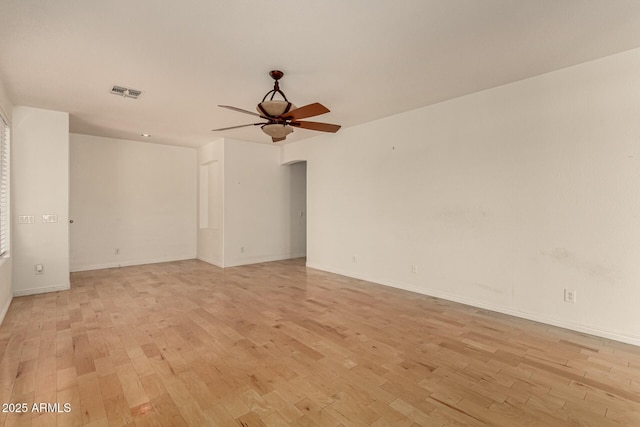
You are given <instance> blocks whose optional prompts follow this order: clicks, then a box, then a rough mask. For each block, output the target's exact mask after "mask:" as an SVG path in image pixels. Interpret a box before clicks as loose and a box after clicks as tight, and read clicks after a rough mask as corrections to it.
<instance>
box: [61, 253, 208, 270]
mask: <svg viewBox="0 0 640 427" xmlns="http://www.w3.org/2000/svg"><path fill="white" fill-rule="evenodd" d="M189 259H196V254H193V255H188V256H185V257H178V258H175V257H170V258H154V259H139V260H129V261H119V262H107V263H104V264H90V265H77V266H72V267H71V272H72V273H76V272H79V271H91V270H104V269H107V268H118V267H131V266H134V265H144V264H160V263H162V262H172V261H186V260H189Z"/></svg>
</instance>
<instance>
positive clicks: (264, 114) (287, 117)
mask: <svg viewBox="0 0 640 427" xmlns="http://www.w3.org/2000/svg"><path fill="white" fill-rule="evenodd" d="M269 75H270V76H271V78H272V79H273V80H275V82H274V85H273V89H272V90H270V91H269V92H267V94H266V95H265V96H264V98H262V102H260V103H259V104H258V106H257V107H256V111H257V112H258V113H257V114H256V113H253V112H251V111H247V110H243V109H242V108H237V107H232V106H231V105H219V107H222V108H228V109H229V110H233V111H237V112H240V113H244V114H249V115H252V116H257V117H260V118H261V119H264V120H266V123H265V122H261V123H249V124H246V125H239V126H230V127H226V128H220V129H213V130H214V131H222V130H229V129H238V128H243V127H247V126H260V128H261V129H262V131H263V132H264V133H266V134H267V135H269V136H270V137H271V140H272V141H273V142H280V141H284V140H285V139H286V137H287V135H289V134H290V133H291V132H293V128H294V127H297V128H301V129H309V130H317V131H320V132H332V133H335V132H337V131H338V130H339V129H340V125H334V124H331V123H319V122H307V121H302V120H300V119H305V118H307V117H313V116H319V115H320V114H325V113H328V112H329V109H328V108H327V107H325V106H324V105H322V104H320V103H319V102H314V103H313V104H309V105H305V106H304V107H300V108H298V107H296V106H295V105H293V104H292V103H290V102H289V100H288V99H287V97H286V95H285V94H284V93H283V92H282V91H281V90H280V85H279V84H278V80H280V79H281V78H282V76H284V73H283V72H282V71H279V70H273V71H271V72H269ZM276 94H277V95H280V96H281V97H282V99H273V98H274V97H275V96H276ZM269 95H271V96H269ZM267 98H268V99H267Z"/></svg>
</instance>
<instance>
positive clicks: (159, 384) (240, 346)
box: [0, 260, 640, 427]
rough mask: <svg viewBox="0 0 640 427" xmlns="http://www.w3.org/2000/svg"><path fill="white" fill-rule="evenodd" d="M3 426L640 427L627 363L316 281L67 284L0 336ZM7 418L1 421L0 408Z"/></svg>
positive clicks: (278, 270)
mask: <svg viewBox="0 0 640 427" xmlns="http://www.w3.org/2000/svg"><path fill="white" fill-rule="evenodd" d="M0 360H1V362H0V363H1V364H0V395H1V399H0V401H1V402H3V403H9V402H11V403H27V405H28V407H29V411H31V405H32V404H33V403H34V402H35V403H42V402H44V403H55V402H57V403H59V404H60V405H61V410H62V404H64V403H69V404H70V405H71V412H69V413H46V412H41V413H39V412H27V413H23V414H15V413H6V412H4V413H0V424H4V425H7V426H9V425H56V424H57V425H59V426H71V425H114V426H121V425H125V424H134V423H135V424H136V425H164V426H180V425H191V426H200V425H220V426H236V425H242V426H261V425H269V426H280V425H304V426H317V425H321V426H340V425H343V426H351V425H354V426H361V425H374V426H385V425H389V426H411V425H424V426H439V425H456V426H467V425H470V426H484V425H489V426H508V427H514V426H525V425H526V426H564V425H571V426H576V425H587V426H598V427H601V426H621V425H624V426H640V348H638V347H634V346H630V345H625V344H621V343H617V342H612V341H608V340H605V339H601V338H596V337H591V336H586V335H583V334H579V333H575V332H570V331H566V330H563V329H559V328H554V327H550V326H546V325H542V324H538V323H535V322H530V321H526V320H522V319H517V318H513V317H509V316H505V315H501V314H496V313H492V312H488V311H485V310H481V309H477V308H472V307H468V306H464V305H460V304H456V303H451V302H447V301H443V300H438V299H434V298H430V297H426V296H423V295H417V294H413V293H410V292H405V291H400V290H396V289H392V288H387V287H383V286H378V285H373V284H371V283H367V282H364V281H360V280H355V279H349V278H345V277H342V276H337V275H333V274H329V273H324V272H320V271H317V270H313V269H306V268H305V267H304V261H303V260H293V261H284V262H274V263H267V264H258V265H253V266H245V267H237V268H229V269H226V270H222V269H219V268H216V267H212V266H210V265H208V264H205V263H203V262H199V261H183V262H173V263H166V264H156V265H145V266H137V267H127V268H120V269H110V270H101V271H91V272H83V273H74V274H73V275H72V285H71V290H69V291H64V292H56V293H50V294H42V295H35V296H29V297H20V298H15V299H14V300H13V303H12V305H11V307H10V309H9V312H8V314H7V317H6V318H5V321H4V323H3V325H2V326H1V327H0ZM5 409H6V408H5Z"/></svg>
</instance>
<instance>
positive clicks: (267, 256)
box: [198, 139, 306, 267]
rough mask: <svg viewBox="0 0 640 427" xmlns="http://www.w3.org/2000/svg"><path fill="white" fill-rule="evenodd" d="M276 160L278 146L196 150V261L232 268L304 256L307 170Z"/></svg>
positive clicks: (223, 143)
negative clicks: (283, 164) (197, 210)
mask: <svg viewBox="0 0 640 427" xmlns="http://www.w3.org/2000/svg"><path fill="white" fill-rule="evenodd" d="M280 156H281V149H280V147H279V146H277V145H270V144H257V143H255V142H246V141H239V140H234V139H220V140H218V141H214V142H211V143H209V144H207V145H205V146H203V147H201V149H200V152H199V160H198V163H199V165H200V184H199V193H200V197H199V212H200V221H199V226H200V227H199V230H198V258H199V259H201V260H203V261H206V262H209V263H211V264H214V265H217V266H220V267H232V266H237V265H243V264H253V263H258V262H266V261H274V260H280V259H289V258H296V257H301V256H304V255H305V249H306V241H305V239H306V230H305V227H306V212H305V211H306V206H305V203H306V200H305V194H306V182H305V181H306V170H305V169H306V168H305V165H304V164H299V165H291V166H280ZM214 174H215V175H214ZM301 214H302V215H301Z"/></svg>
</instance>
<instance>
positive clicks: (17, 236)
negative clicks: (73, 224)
mask: <svg viewBox="0 0 640 427" xmlns="http://www.w3.org/2000/svg"><path fill="white" fill-rule="evenodd" d="M12 116H13V117H12V125H13V134H12V147H11V148H12V153H11V155H12V198H11V202H12V206H13V209H12V214H13V223H14V227H13V230H12V231H13V234H12V242H13V247H12V254H13V255H12V256H13V278H12V281H13V294H14V295H26V294H33V293H40V292H49V291H55V290H62V289H68V288H69V216H68V213H69V114H68V113H62V112H58V111H49V110H41V109H37V108H31V107H15V108H14V109H13V114H12ZM43 214H53V215H57V222H55V223H43V222H42V215H43ZM20 215H27V216H28V215H32V216H34V217H35V223H33V224H18V221H17V219H18V216H20ZM36 264H42V265H43V266H44V271H43V273H42V274H36V271H35V265H36Z"/></svg>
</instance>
